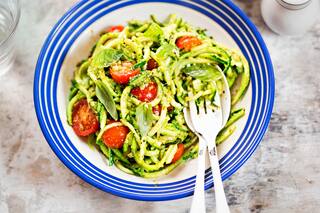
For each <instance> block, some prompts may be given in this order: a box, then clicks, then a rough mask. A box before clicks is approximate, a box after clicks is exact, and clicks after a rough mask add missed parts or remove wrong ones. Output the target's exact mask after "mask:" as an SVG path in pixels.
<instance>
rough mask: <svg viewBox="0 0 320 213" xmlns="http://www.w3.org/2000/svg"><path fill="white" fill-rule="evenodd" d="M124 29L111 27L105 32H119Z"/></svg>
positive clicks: (120, 26) (119, 26) (118, 26)
mask: <svg viewBox="0 0 320 213" xmlns="http://www.w3.org/2000/svg"><path fill="white" fill-rule="evenodd" d="M123 29H124V26H122V25H116V26H111V27H109V28H108V29H107V32H121V31H122V30H123Z"/></svg>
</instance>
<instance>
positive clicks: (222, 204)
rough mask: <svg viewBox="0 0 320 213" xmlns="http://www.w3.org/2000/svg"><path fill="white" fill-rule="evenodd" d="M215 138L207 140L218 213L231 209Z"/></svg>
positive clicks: (227, 211)
mask: <svg viewBox="0 0 320 213" xmlns="http://www.w3.org/2000/svg"><path fill="white" fill-rule="evenodd" d="M215 141H216V140H215V139H214V140H210V143H209V141H207V144H208V151H209V159H210V164H211V171H212V177H213V180H214V193H215V197H216V212H217V213H230V209H229V206H228V202H227V199H226V195H225V193H224V188H223V183H222V178H221V172H220V166H219V158H218V154H217V147H216V144H215Z"/></svg>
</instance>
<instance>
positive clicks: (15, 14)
mask: <svg viewBox="0 0 320 213" xmlns="http://www.w3.org/2000/svg"><path fill="white" fill-rule="evenodd" d="M19 19H20V4H19V0H0V76H1V75H3V74H4V73H6V72H7V71H8V70H10V69H11V67H12V65H13V62H14V58H15V54H14V46H15V41H14V35H15V31H16V29H17V26H18V22H19Z"/></svg>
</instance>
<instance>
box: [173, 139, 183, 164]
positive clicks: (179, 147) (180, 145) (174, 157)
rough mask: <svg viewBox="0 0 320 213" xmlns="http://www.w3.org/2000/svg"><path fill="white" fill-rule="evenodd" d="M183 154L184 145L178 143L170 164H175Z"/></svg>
mask: <svg viewBox="0 0 320 213" xmlns="http://www.w3.org/2000/svg"><path fill="white" fill-rule="evenodd" d="M183 153H184V145H183V143H179V144H178V149H177V151H176V154H174V156H173V158H172V161H171V163H175V162H176V161H178V160H179V159H180V158H181V157H182V155H183Z"/></svg>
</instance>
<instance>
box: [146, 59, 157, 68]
mask: <svg viewBox="0 0 320 213" xmlns="http://www.w3.org/2000/svg"><path fill="white" fill-rule="evenodd" d="M158 66H159V65H158V62H157V61H156V60H154V59H153V58H151V59H149V60H148V63H147V70H153V69H156V68H157V67H158Z"/></svg>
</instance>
